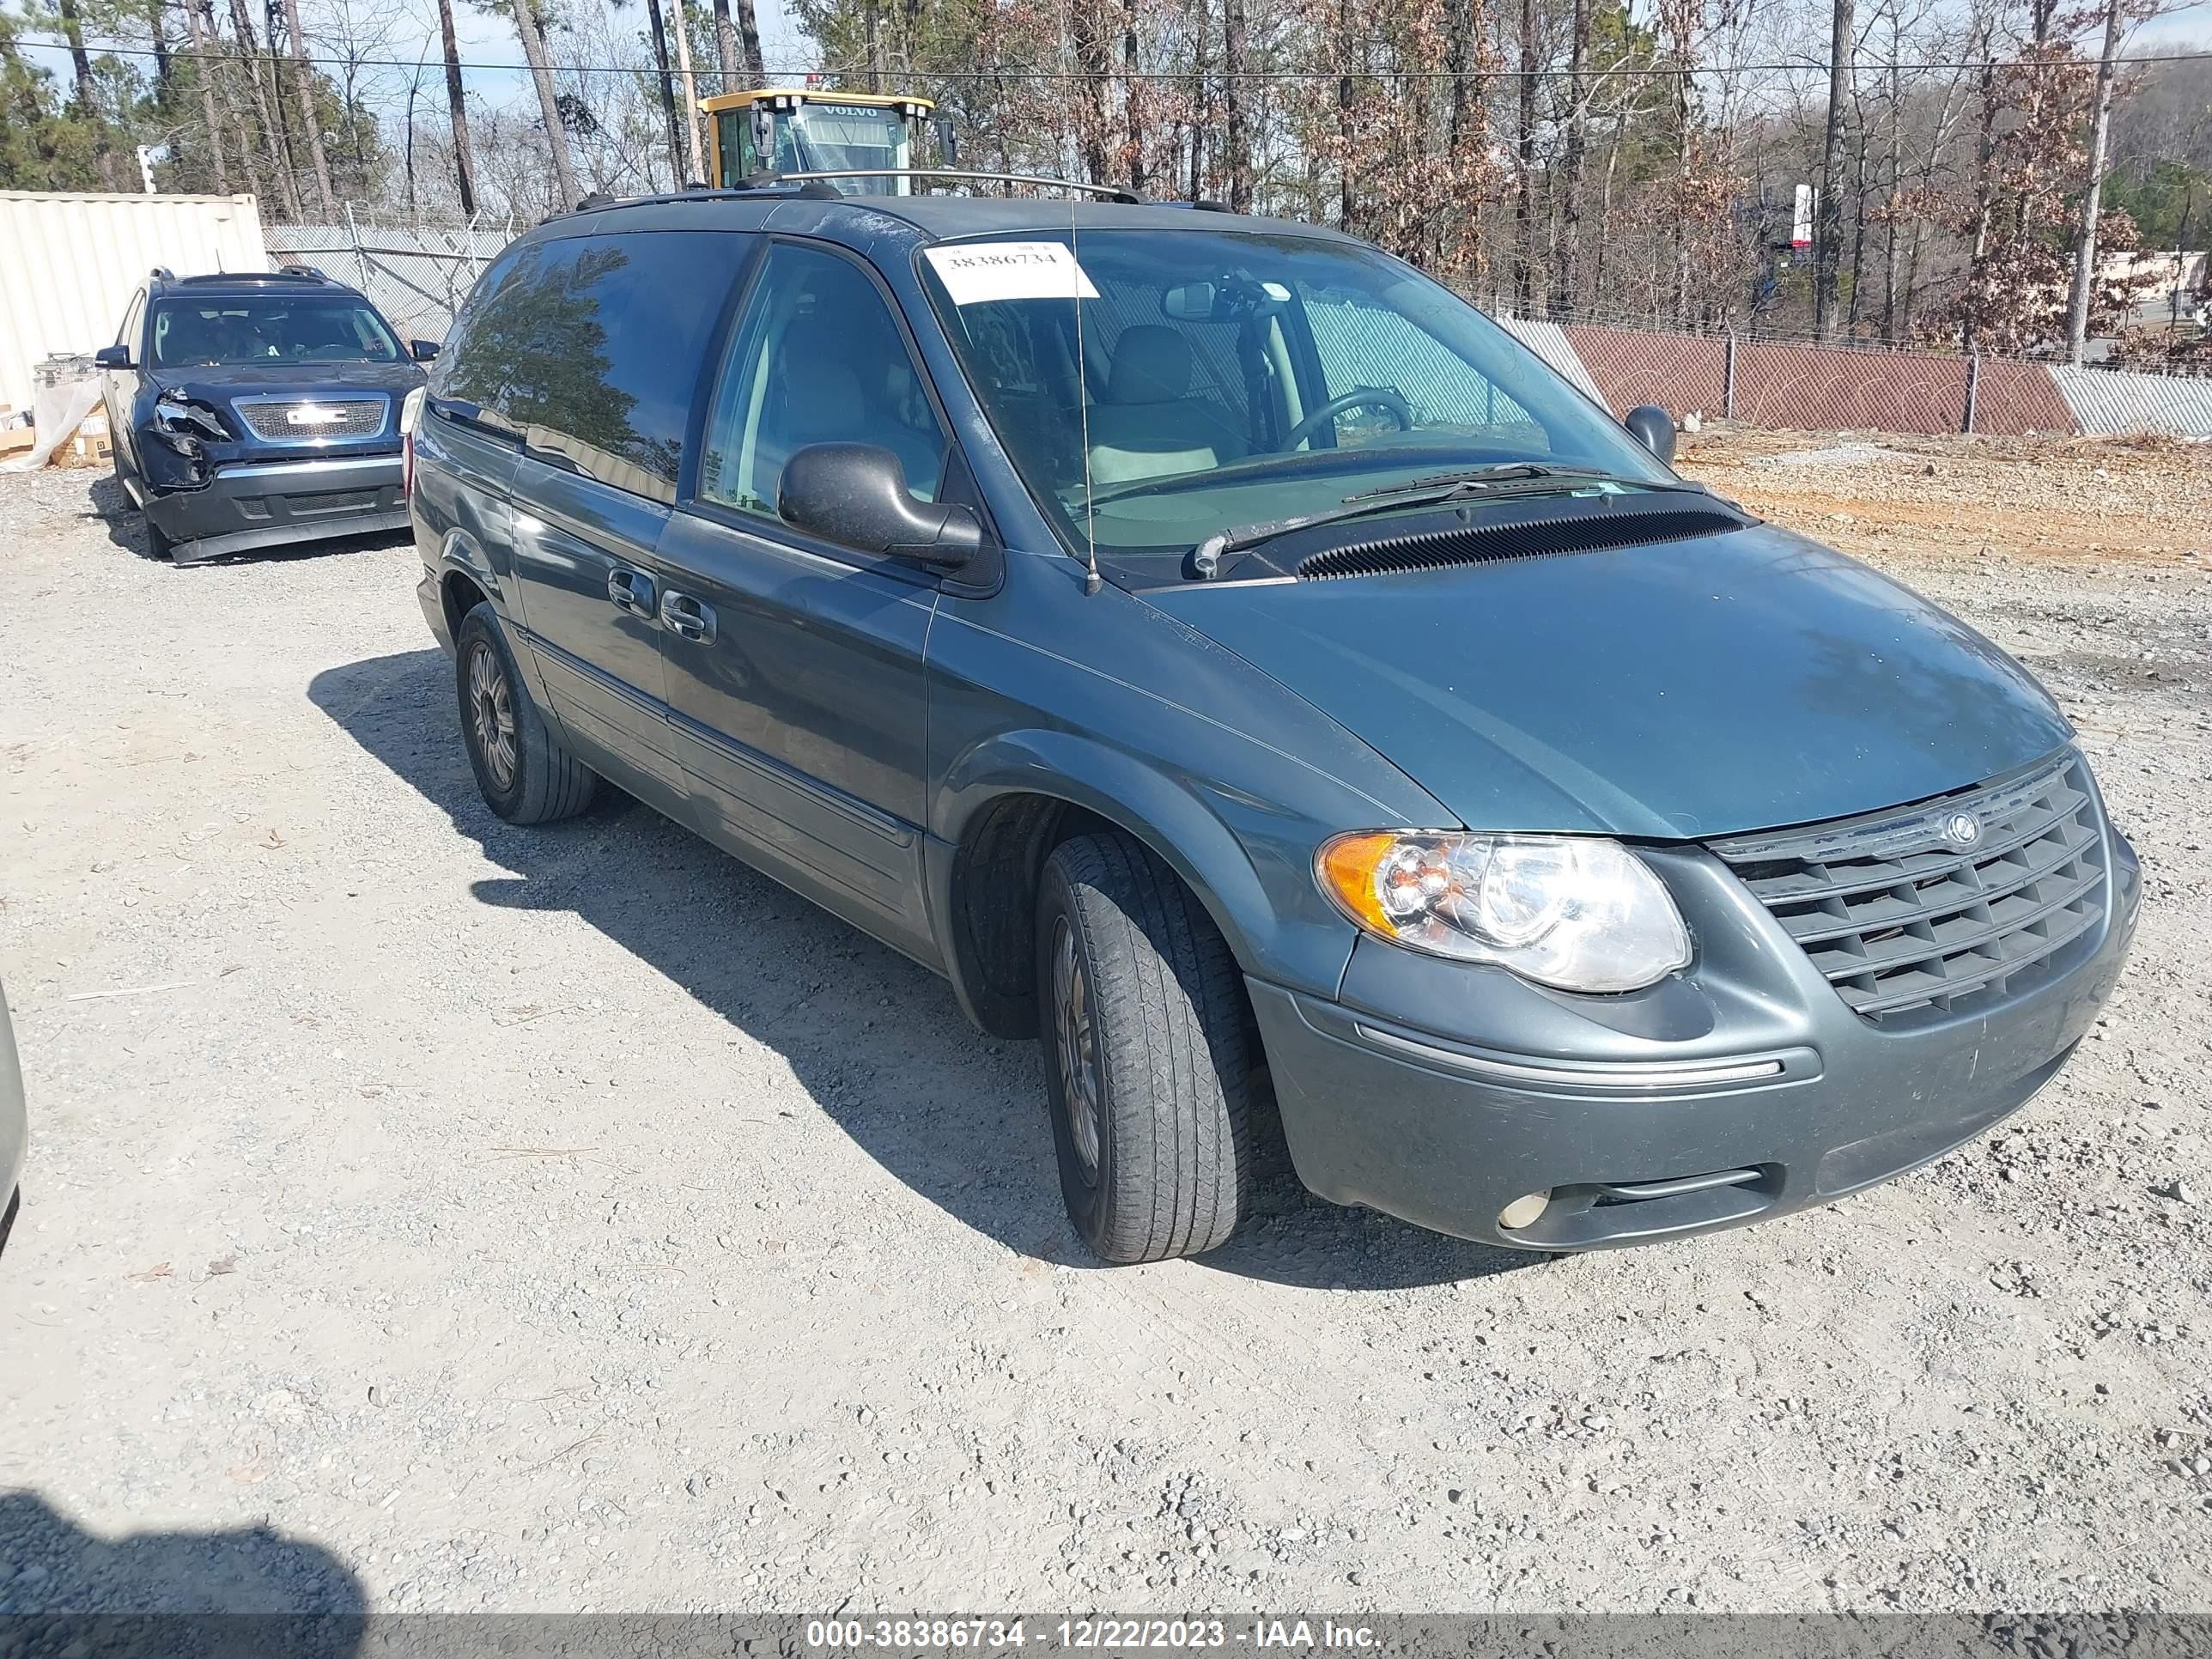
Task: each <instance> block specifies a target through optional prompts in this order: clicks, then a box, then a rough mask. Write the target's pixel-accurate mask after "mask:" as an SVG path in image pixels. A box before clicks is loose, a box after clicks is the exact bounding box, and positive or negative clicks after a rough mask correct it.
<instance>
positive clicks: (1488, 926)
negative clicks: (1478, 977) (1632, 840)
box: [1314, 830, 1690, 991]
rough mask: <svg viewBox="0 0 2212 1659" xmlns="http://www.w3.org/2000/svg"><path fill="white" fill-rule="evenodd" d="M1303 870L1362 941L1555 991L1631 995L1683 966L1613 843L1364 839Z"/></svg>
mask: <svg viewBox="0 0 2212 1659" xmlns="http://www.w3.org/2000/svg"><path fill="white" fill-rule="evenodd" d="M1314 869H1315V873H1316V876H1317V877H1318V878H1319V879H1320V882H1321V887H1322V891H1323V892H1324V893H1327V894H1328V896H1330V897H1331V898H1332V899H1334V900H1335V901H1336V902H1337V903H1338V904H1339V905H1340V906H1341V907H1342V908H1343V909H1344V911H1345V912H1346V915H1350V916H1351V918H1352V920H1353V921H1356V922H1358V924H1359V925H1360V926H1361V927H1364V928H1365V929H1366V930H1367V931H1368V932H1369V933H1378V934H1380V935H1381V936H1382V937H1383V938H1384V939H1389V941H1391V943H1393V944H1394V945H1407V946H1408V947H1410V948H1411V949H1413V950H1416V951H1427V952H1429V953H1430V954H1431V955H1432V956H1439V957H1453V958H1455V959H1456V960H1458V961H1461V962H1486V963H1495V964H1496V965H1498V967H1500V968H1508V969H1511V970H1512V971H1513V972H1515V973H1516V974H1518V975H1521V976H1522V978H1523V979H1530V980H1534V981H1536V982H1537V983H1538V984H1540V985H1551V986H1556V987H1559V989H1560V990H1563V991H1635V990H1640V989H1642V988H1643V987H1644V986H1646V985H1651V984H1656V982H1657V981H1660V980H1662V979H1664V978H1665V977H1666V976H1667V975H1668V974H1671V973H1673V972H1674V970H1675V969H1678V968H1686V967H1688V966H1689V965H1690V935H1689V932H1688V930H1687V929H1686V928H1685V927H1683V926H1682V917H1681V914H1680V912H1679V911H1677V910H1676V909H1675V908H1674V900H1673V898H1672V897H1670V896H1668V892H1667V889H1666V888H1665V887H1664V886H1663V885H1662V884H1661V883H1660V880H1659V878H1658V877H1656V876H1655V875H1653V874H1652V873H1651V871H1650V866H1647V865H1646V864H1645V863H1644V860H1641V859H1639V858H1638V857H1637V856H1636V855H1635V854H1633V853H1632V852H1630V851H1629V850H1628V849H1627V848H1625V847H1623V846H1621V845H1620V843H1619V842H1610V841H1603V840H1600V839H1598V838H1596V837H1595V836H1469V835H1458V834H1443V833H1438V834H1422V833H1419V832H1414V831H1405V832H1394V831H1391V830H1370V831H1364V832H1361V833H1358V834H1356V835H1349V836H1337V837H1336V838H1335V839H1334V841H1331V842H1328V843H1327V844H1326V845H1325V846H1323V847H1322V849H1321V851H1320V852H1319V853H1318V854H1316V855H1315V859H1314Z"/></svg>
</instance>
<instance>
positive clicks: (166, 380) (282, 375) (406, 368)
mask: <svg viewBox="0 0 2212 1659" xmlns="http://www.w3.org/2000/svg"><path fill="white" fill-rule="evenodd" d="M146 378H147V379H148V380H150V381H151V382H152V383H153V384H154V386H155V388H156V389H158V390H160V391H162V392H167V391H170V390H172V389H173V390H176V391H179V392H183V393H184V394H185V396H186V397H189V398H197V399H198V400H199V401H200V402H202V403H205V404H216V405H221V404H226V403H228V401H229V400H230V399H231V398H240V397H268V396H270V395H272V394H273V395H276V396H280V397H281V396H284V395H286V394H289V395H291V396H294V397H299V398H328V397H332V396H335V395H337V394H341V393H344V392H390V393H392V395H393V396H394V397H404V395H405V394H406V393H408V392H411V391H412V390H414V389H415V387H416V386H420V385H422V378H423V377H422V365H421V364H420V363H416V362H397V363H361V362H354V363H347V362H337V363H286V362H269V363H267V364H262V363H227V364H222V365H217V366H210V365H198V366H194V365H191V364H185V365H179V367H177V368H156V369H150V370H149V371H148V372H147V376H146Z"/></svg>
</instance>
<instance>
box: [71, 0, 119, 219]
mask: <svg viewBox="0 0 2212 1659" xmlns="http://www.w3.org/2000/svg"><path fill="white" fill-rule="evenodd" d="M61 15H62V33H64V34H65V35H67V36H68V37H69V52H70V67H71V68H72V69H73V70H76V100H77V102H78V104H79V105H81V106H82V107H83V110H84V118H85V119H86V120H88V121H89V122H91V123H92V131H93V140H92V146H93V147H92V155H93V161H94V165H95V166H96V167H99V169H100V183H101V184H102V185H106V187H107V188H108V189H109V190H114V189H116V188H117V185H116V182H115V181H116V177H117V174H116V171H115V146H114V143H113V142H112V139H110V137H108V131H107V118H106V116H105V115H104V114H103V113H101V111H100V90H99V88H97V87H96V86H95V85H94V83H93V79H92V57H91V54H90V53H88V52H86V51H85V49H84V23H83V21H82V19H81V18H80V17H79V16H78V15H77V9H76V0H61Z"/></svg>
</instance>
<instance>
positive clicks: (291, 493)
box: [96, 265, 437, 564]
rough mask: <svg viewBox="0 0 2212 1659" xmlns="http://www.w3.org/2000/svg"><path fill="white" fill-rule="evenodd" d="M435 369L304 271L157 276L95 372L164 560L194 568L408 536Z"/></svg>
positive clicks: (423, 347)
mask: <svg viewBox="0 0 2212 1659" xmlns="http://www.w3.org/2000/svg"><path fill="white" fill-rule="evenodd" d="M436 355H437V347H436V346H435V344H432V343H428V342H426V341H422V340H416V341H413V342H411V343H409V344H407V345H405V346H403V345H402V344H401V343H400V340H399V337H398V333H397V331H394V330H393V328H392V325H391V324H389V323H388V322H386V320H385V319H384V318H383V316H382V315H381V314H380V313H379V312H378V311H377V309H376V307H375V306H374V305H373V304H372V303H370V301H368V298H367V296H365V295H362V293H361V292H360V291H359V290H358V289H351V288H348V287H347V286H346V285H345V284H344V283H338V282H333V281H332V280H331V278H329V277H327V276H324V275H323V274H322V273H321V272H320V271H319V270H312V269H310V268H308V267H307V266H304V265H293V266H288V267H287V268H286V269H284V270H275V271H249V272H230V273H224V274H218V275H214V276H172V275H171V274H170V273H169V272H167V270H155V271H154V273H153V274H152V276H150V277H149V279H148V281H147V283H146V285H145V286H144V287H143V288H142V289H139V291H138V292H137V294H136V295H133V296H132V297H131V304H130V306H129V307H128V308H127V309H126V310H125V313H124V318H123V326H122V328H121V329H120V330H119V331H118V333H117V335H116V343H114V344H113V345H110V346H105V347H103V348H101V349H100V352H99V354H98V356H97V358H96V361H97V362H98V363H99V365H100V370H101V376H100V378H101V380H102V383H103V385H102V395H103V397H104V398H105V400H106V405H107V418H108V426H109V430H110V431H111V432H112V434H113V435H114V446H115V476H116V479H117V482H118V483H120V484H121V485H122V486H123V489H124V493H125V495H129V496H130V498H131V502H132V503H133V504H134V505H135V506H137V507H139V508H140V509H141V510H142V511H143V513H145V515H146V539H147V543H148V544H149V549H150V550H151V551H152V552H153V554H154V555H155V557H157V558H159V557H164V556H166V557H168V558H172V559H173V560H175V561H176V562H178V563H179V564H188V563H191V562H195V561H197V560H201V559H209V558H215V557H217V556H221V555H222V554H226V553H242V552H246V551H248V550H253V549H258V548H264V547H274V546H280V545H283V544H290V543H295V542H305V541H315V540H319V539H321V538H325V537H331V536H357V535H362V534H365V533H368V532H376V531H386V530H399V529H404V528H405V526H406V525H407V521H408V520H407V501H406V495H405V480H404V477H403V476H402V472H403V466H404V462H403V459H402V457H401V453H400V450H401V446H400V441H399V412H400V404H401V403H402V401H403V400H404V398H405V397H406V395H407V394H408V392H410V391H412V390H413V389H414V388H415V387H416V386H420V385H421V384H422V368H421V367H420V365H421V364H422V362H428V360H429V359H430V358H432V357H435V356H436Z"/></svg>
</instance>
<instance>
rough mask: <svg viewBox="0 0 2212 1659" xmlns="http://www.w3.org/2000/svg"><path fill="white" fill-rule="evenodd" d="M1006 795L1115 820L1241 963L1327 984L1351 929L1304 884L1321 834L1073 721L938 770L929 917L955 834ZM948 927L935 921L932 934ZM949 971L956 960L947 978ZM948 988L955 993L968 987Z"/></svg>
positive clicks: (992, 745) (1310, 985)
mask: <svg viewBox="0 0 2212 1659" xmlns="http://www.w3.org/2000/svg"><path fill="white" fill-rule="evenodd" d="M1010 795H1024V796H1039V795H1042V796H1045V797H1047V798H1049V799H1055V800H1060V801H1065V802H1066V803H1067V804H1068V805H1071V806H1074V807H1079V808H1081V809H1082V810H1084V811H1087V812H1090V813H1092V814H1094V815H1096V816H1097V817H1100V818H1103V819H1104V820H1105V821H1106V822H1108V823H1112V824H1115V825H1116V826H1118V827H1119V828H1121V829H1125V830H1127V832H1128V833H1129V834H1130V835H1132V836H1135V837H1136V838H1137V839H1138V840H1139V841H1140V842H1144V843H1145V845H1146V847H1148V848H1151V849H1152V851H1153V852H1154V853H1156V854H1158V855H1159V857H1160V858H1161V859H1162V860H1164V861H1165V862H1166V863H1167V864H1168V865H1169V866H1170V867H1171V868H1172V869H1173V870H1174V871H1175V872H1176V875H1177V876H1179V877H1180V878H1182V881H1183V883H1184V884H1185V885H1186V886H1188V888H1189V889H1190V890H1191V891H1192V892H1193V893H1194V894H1196V895H1197V896H1198V899H1199V902H1200V903H1201V904H1203V905H1204V906H1205V907H1206V911H1207V914H1209V915H1211V916H1212V918H1213V921H1214V925H1215V926H1217V927H1219V928H1220V930H1221V933H1222V936H1223V938H1224V939H1226V940H1227V941H1228V944H1229V948H1230V950H1231V951H1232V952H1233V953H1234V954H1235V956H1236V957H1237V962H1238V963H1239V964H1240V965H1241V966H1243V969H1245V971H1246V972H1248V973H1256V974H1259V975H1261V976H1262V977H1264V978H1267V979H1270V980H1273V981H1277V982H1278V983H1281V984H1286V985H1295V986H1297V987H1300V988H1302V989H1305V990H1309V991H1311V992H1314V993H1316V994H1322V995H1333V994H1334V993H1335V991H1336V988H1337V986H1338V984H1339V982H1340V981H1341V980H1342V978H1343V976H1344V969H1345V966H1346V963H1347V962H1349V960H1350V959H1351V955H1352V940H1353V938H1354V930H1353V929H1352V926H1351V925H1350V924H1349V923H1348V922H1346V921H1345V919H1344V917H1343V916H1342V915H1340V914H1339V913H1338V912H1337V910H1336V909H1335V908H1334V907H1333V906H1332V905H1330V904H1329V903H1328V902H1327V901H1326V900H1325V899H1323V898H1322V896H1321V892H1320V890H1319V889H1318V888H1317V887H1316V885H1315V884H1314V879H1313V875H1312V859H1313V850H1314V848H1315V847H1316V845H1317V844H1318V842H1319V841H1320V840H1321V839H1323V838H1325V837H1324V836H1323V834H1322V830H1321V829H1320V827H1319V825H1318V824H1317V823H1316V821H1315V820H1313V819H1312V818H1310V817H1308V816H1307V814H1306V812H1305V811H1301V810H1297V809H1293V808H1291V807H1289V806H1288V805H1287V803H1285V802H1281V801H1276V800H1268V799H1261V798H1260V797H1258V796H1256V795H1254V794H1251V793H1246V792H1244V791H1243V790H1239V789H1237V788H1235V787H1231V786H1229V785H1227V784H1225V783H1224V782H1221V781H1217V780H1214V779H1211V778H1206V777H1201V776H1199V775H1195V774H1194V773H1191V772H1188V771H1180V770H1171V769H1167V768H1164V767H1163V766H1160V765H1158V763H1155V762H1153V761H1152V760H1151V759H1150V758H1149V757H1144V756H1140V755H1136V754H1133V753H1130V752H1128V751H1127V750H1120V749H1116V748H1115V747H1113V746H1112V745H1110V744H1107V743H1104V742H1102V741H1100V740H1099V739H1097V738H1093V737H1091V736H1088V735H1086V734H1082V733H1078V732H1067V731H1056V730H1049V729H1024V730H1016V731H1008V732H1000V733H998V734H996V735H994V737H992V738H988V739H987V740H986V741H984V742H981V743H979V744H976V745H975V747H973V748H971V749H969V750H967V751H966V752H965V753H963V754H962V755H961V756H960V757H958V758H957V761H955V762H954V763H953V764H952V765H951V768H949V769H948V770H947V772H946V774H945V778H944V781H943V787H942V788H941V790H940V792H939V796H938V798H937V801H936V804H935V808H934V810H933V812H932V815H931V817H932V829H931V835H930V838H929V842H928V845H927V848H926V860H927V880H928V884H929V902H930V910H931V915H932V916H933V917H935V918H948V917H951V915H953V914H954V910H955V906H956V903H957V896H956V894H955V893H954V890H953V884H954V878H955V869H956V864H957V851H958V848H959V846H960V843H961V842H962V840H963V837H964V836H966V835H967V834H968V832H969V829H970V828H971V826H973V825H974V824H975V823H976V822H977V821H978V819H979V817H981V814H982V813H984V812H985V811H987V810H988V809H989V808H990V807H991V806H992V805H994V803H997V802H999V801H1001V800H1003V799H1005V798H1006V797H1007V796H1010ZM938 932H939V937H940V938H943V937H947V936H948V935H949V934H950V933H951V929H950V928H948V927H945V926H943V925H941V924H940V925H939V927H938ZM947 954H948V957H951V955H952V953H951V952H948V953H947ZM959 978H960V976H959V975H958V974H957V971H956V984H957V983H958V981H959ZM959 988H960V989H961V994H962V996H963V1000H965V999H967V998H968V995H969V989H968V987H965V986H961V987H959ZM970 1012H971V1013H972V1012H974V1010H973V1008H972V1006H971V1009H970Z"/></svg>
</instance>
